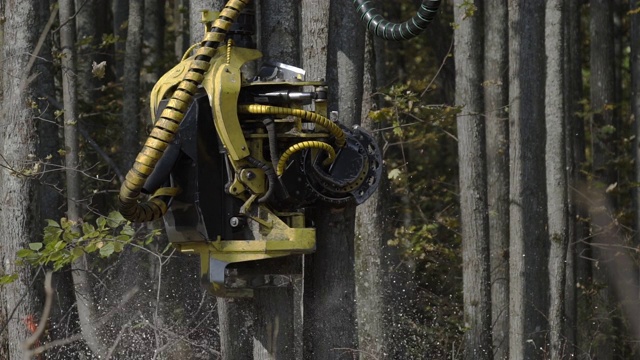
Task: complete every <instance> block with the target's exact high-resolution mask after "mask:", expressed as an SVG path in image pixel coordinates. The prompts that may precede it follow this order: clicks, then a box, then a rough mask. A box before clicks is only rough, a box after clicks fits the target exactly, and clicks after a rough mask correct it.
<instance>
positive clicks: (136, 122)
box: [121, 0, 144, 169]
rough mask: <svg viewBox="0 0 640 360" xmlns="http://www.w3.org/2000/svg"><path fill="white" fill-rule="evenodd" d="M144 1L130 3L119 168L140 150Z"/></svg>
mask: <svg viewBox="0 0 640 360" xmlns="http://www.w3.org/2000/svg"><path fill="white" fill-rule="evenodd" d="M143 19H144V0H131V1H130V2H129V21H128V26H127V47H126V53H125V56H124V79H123V91H124V97H123V99H122V125H121V129H122V139H121V149H122V151H121V153H122V165H121V168H122V169H129V168H130V167H131V164H133V160H134V159H135V157H136V155H137V154H138V150H139V149H140V139H139V129H140V69H141V67H142V35H143V21H142V20H143Z"/></svg>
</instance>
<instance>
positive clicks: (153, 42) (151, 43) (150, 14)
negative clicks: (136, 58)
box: [143, 0, 166, 92]
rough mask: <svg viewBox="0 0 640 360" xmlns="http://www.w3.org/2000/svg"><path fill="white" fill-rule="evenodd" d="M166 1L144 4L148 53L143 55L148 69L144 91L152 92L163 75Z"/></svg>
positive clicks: (158, 0)
mask: <svg viewBox="0 0 640 360" xmlns="http://www.w3.org/2000/svg"><path fill="white" fill-rule="evenodd" d="M164 5H165V0H145V2H144V9H145V11H144V44H145V48H146V52H145V53H144V55H143V58H144V67H145V68H146V69H147V72H146V77H145V79H144V85H145V86H144V90H145V92H148V91H150V90H151V88H152V87H153V85H155V83H156V81H158V79H159V78H160V76H161V75H162V74H163V72H164V69H163V65H162V60H163V54H164V41H165V40H164V31H165V26H166V21H165V19H164Z"/></svg>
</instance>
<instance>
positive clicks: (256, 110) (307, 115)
mask: <svg viewBox="0 0 640 360" xmlns="http://www.w3.org/2000/svg"><path fill="white" fill-rule="evenodd" d="M238 112H239V113H245V114H254V115H255V114H258V115H291V116H297V117H299V118H302V119H305V120H307V121H310V122H313V123H316V124H318V125H320V126H323V127H325V128H326V129H327V130H328V131H329V133H331V135H333V136H334V137H335V138H336V145H338V146H339V147H343V146H344V144H346V142H347V140H346V135H345V134H344V131H342V129H340V127H339V126H338V125H336V124H335V123H334V122H333V121H331V120H329V119H328V118H326V117H324V116H322V115H320V114H316V113H314V112H311V111H306V110H301V109H292V108H286V107H279V106H270V105H257V104H252V105H240V106H238Z"/></svg>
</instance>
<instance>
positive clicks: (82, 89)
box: [75, 0, 115, 104]
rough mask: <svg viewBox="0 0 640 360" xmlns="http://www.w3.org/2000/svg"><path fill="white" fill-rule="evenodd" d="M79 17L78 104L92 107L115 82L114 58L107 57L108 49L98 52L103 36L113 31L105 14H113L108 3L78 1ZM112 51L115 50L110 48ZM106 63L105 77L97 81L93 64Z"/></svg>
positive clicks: (98, 0) (77, 20)
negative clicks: (106, 88)
mask: <svg viewBox="0 0 640 360" xmlns="http://www.w3.org/2000/svg"><path fill="white" fill-rule="evenodd" d="M75 6H76V9H78V10H77V12H78V13H77V14H76V17H75V20H76V21H75V23H76V37H77V39H78V44H77V46H76V47H77V52H78V61H77V74H78V75H77V77H78V89H79V91H78V96H79V100H80V101H82V102H84V103H86V104H93V103H94V102H95V100H96V98H97V97H99V96H101V94H100V90H99V89H100V87H101V86H102V85H104V84H106V83H107V82H108V81H110V80H113V76H114V72H115V70H114V63H113V56H110V55H109V54H106V53H105V52H107V49H98V46H99V45H100V43H101V42H102V35H103V34H109V33H111V32H112V31H113V26H112V24H111V23H110V22H109V18H108V17H107V16H105V15H104V14H107V13H108V12H109V11H110V7H109V2H108V1H103V0H89V1H85V0H75ZM111 50H112V51H113V48H111ZM102 61H106V62H107V71H106V74H105V77H104V78H102V79H98V78H97V77H95V76H93V74H92V72H91V70H92V64H93V62H96V63H97V64H99V63H101V62H102Z"/></svg>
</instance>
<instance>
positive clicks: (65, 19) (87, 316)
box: [60, 0, 107, 357]
mask: <svg viewBox="0 0 640 360" xmlns="http://www.w3.org/2000/svg"><path fill="white" fill-rule="evenodd" d="M74 12H75V10H74V5H73V0H62V1H60V23H61V24H64V25H63V26H62V27H61V29H60V45H61V47H62V49H63V54H64V56H63V57H62V97H63V102H64V148H65V157H64V161H65V169H66V170H65V174H66V188H67V218H68V219H69V220H70V221H71V222H73V223H76V224H79V222H80V221H81V220H82V215H81V206H80V200H81V197H82V194H81V190H80V176H81V175H80V173H79V172H78V165H79V161H78V150H79V146H78V111H77V106H78V98H77V80H76V79H77V78H76V75H75V74H76V52H75V40H76V39H75V22H74V21H73V18H72V16H73V14H74ZM76 226H77V225H76ZM86 261H87V259H86V256H83V257H81V258H79V259H78V260H76V261H75V262H74V263H73V265H72V266H73V270H74V271H73V272H72V275H73V283H74V285H75V289H76V304H77V305H76V306H77V308H78V317H79V319H80V329H81V331H82V336H83V338H84V340H85V341H86V343H87V345H88V346H89V348H90V349H91V351H93V353H94V354H95V355H96V356H99V357H104V356H105V355H106V354H107V351H106V348H105V346H104V344H103V341H102V339H101V338H100V336H99V335H98V333H97V329H96V328H95V326H94V322H93V320H95V319H97V316H96V312H95V302H94V300H93V296H92V289H91V283H90V281H89V277H88V273H87V270H88V268H87V264H86Z"/></svg>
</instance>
